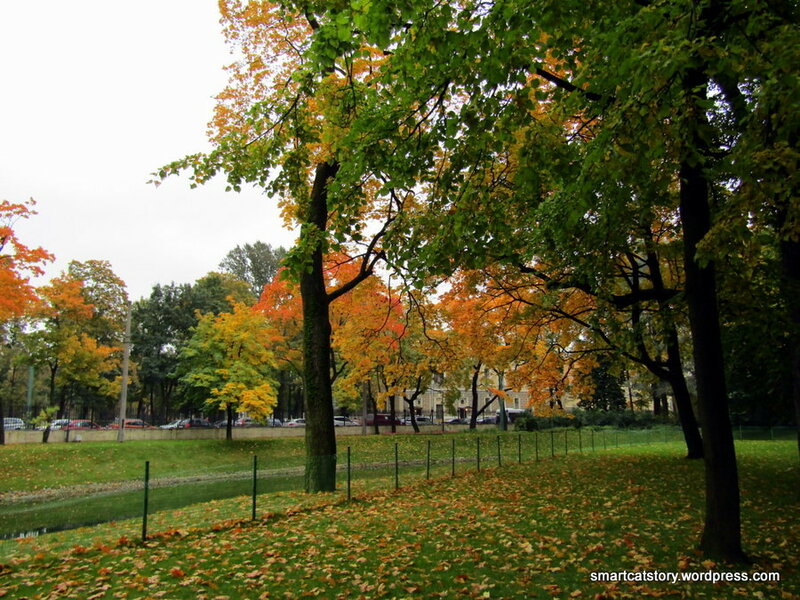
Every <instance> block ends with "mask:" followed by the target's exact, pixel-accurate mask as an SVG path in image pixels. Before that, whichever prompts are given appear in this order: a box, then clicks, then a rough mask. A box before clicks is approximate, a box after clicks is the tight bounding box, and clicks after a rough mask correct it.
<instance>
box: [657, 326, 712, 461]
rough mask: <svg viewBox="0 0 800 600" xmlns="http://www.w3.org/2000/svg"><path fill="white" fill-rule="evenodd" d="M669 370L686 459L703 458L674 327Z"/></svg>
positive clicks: (671, 332) (671, 338)
mask: <svg viewBox="0 0 800 600" xmlns="http://www.w3.org/2000/svg"><path fill="white" fill-rule="evenodd" d="M667 370H668V371H669V375H668V377H667V381H668V382H669V385H670V387H671V388H672V395H673V396H674V398H675V408H676V410H677V412H678V421H679V422H680V424H681V430H682V431H683V439H684V442H685V443H686V458H691V459H694V458H703V438H702V437H701V436H700V429H699V428H698V426H697V418H696V417H695V414H694V408H693V407H692V398H691V395H690V394H689V386H688V385H686V377H684V375H683V365H682V364H681V355H680V348H679V346H678V333H677V332H676V331H675V327H674V326H673V327H672V328H671V330H670V331H669V333H668V334H667ZM665 414H666V411H665Z"/></svg>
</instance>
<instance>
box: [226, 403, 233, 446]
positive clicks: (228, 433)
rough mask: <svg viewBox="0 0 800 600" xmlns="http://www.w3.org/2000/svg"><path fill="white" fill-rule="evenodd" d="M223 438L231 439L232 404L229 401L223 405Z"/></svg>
mask: <svg viewBox="0 0 800 600" xmlns="http://www.w3.org/2000/svg"><path fill="white" fill-rule="evenodd" d="M225 439H226V440H227V441H229V442H230V441H233V406H231V404H230V402H229V403H228V404H226V405H225Z"/></svg>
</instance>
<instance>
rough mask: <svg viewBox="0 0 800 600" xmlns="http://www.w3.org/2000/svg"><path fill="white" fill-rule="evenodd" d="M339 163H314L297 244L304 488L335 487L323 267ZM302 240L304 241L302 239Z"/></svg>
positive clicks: (328, 332)
mask: <svg viewBox="0 0 800 600" xmlns="http://www.w3.org/2000/svg"><path fill="white" fill-rule="evenodd" d="M337 170H338V165H336V164H329V163H321V164H319V165H317V169H316V173H315V177H314V187H313V189H312V191H311V197H310V198H309V202H308V206H307V209H306V214H305V215H304V223H303V232H302V234H301V243H306V244H309V245H310V249H309V251H310V256H309V257H308V258H309V264H308V268H307V269H305V270H304V271H303V273H302V275H301V277H300V296H301V298H302V302H303V379H304V383H305V386H304V397H305V413H306V415H305V417H306V471H305V486H306V491H307V492H333V491H335V490H336V430H335V429H334V424H333V391H332V389H331V362H330V361H331V324H330V318H329V314H328V311H329V305H328V294H327V291H326V290H325V273H324V271H323V262H322V259H323V240H322V237H323V235H324V232H325V228H326V226H327V221H328V203H327V198H328V194H327V186H328V181H329V180H330V179H331V178H333V177H334V176H335V175H336V171H337ZM303 237H304V238H305V239H302V238H303Z"/></svg>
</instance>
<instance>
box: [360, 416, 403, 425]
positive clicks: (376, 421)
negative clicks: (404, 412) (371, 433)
mask: <svg viewBox="0 0 800 600" xmlns="http://www.w3.org/2000/svg"><path fill="white" fill-rule="evenodd" d="M391 424H392V417H391V415H386V414H381V413H378V414H375V415H373V414H369V415H367V425H391ZM394 424H395V425H402V423H401V422H400V419H395V420H394Z"/></svg>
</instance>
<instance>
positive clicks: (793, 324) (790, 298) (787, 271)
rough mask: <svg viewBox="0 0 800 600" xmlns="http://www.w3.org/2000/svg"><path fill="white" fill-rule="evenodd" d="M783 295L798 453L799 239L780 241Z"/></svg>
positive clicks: (799, 401) (799, 375)
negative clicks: (786, 316)
mask: <svg viewBox="0 0 800 600" xmlns="http://www.w3.org/2000/svg"><path fill="white" fill-rule="evenodd" d="M781 264H782V267H783V278H782V283H783V286H782V287H783V297H784V298H785V300H786V304H787V311H788V317H789V318H788V320H789V328H790V329H789V332H790V334H789V353H788V354H789V356H788V359H789V361H790V364H789V368H790V373H791V378H792V381H791V383H792V387H791V394H792V401H793V403H794V414H795V425H796V426H797V451H798V453H800V240H785V241H783V242H781Z"/></svg>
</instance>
